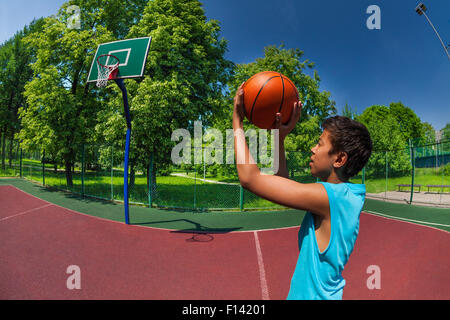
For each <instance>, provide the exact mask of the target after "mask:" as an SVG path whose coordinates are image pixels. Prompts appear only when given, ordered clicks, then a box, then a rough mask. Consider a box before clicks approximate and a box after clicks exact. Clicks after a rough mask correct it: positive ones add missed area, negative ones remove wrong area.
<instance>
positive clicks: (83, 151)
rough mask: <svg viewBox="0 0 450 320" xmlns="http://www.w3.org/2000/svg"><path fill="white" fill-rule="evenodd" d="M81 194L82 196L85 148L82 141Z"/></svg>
mask: <svg viewBox="0 0 450 320" xmlns="http://www.w3.org/2000/svg"><path fill="white" fill-rule="evenodd" d="M81 152H82V154H81V196H83V197H84V173H85V171H84V163H85V149H84V143H83V148H82V149H81Z"/></svg>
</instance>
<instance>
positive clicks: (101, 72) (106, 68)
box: [97, 54, 120, 88]
mask: <svg viewBox="0 0 450 320" xmlns="http://www.w3.org/2000/svg"><path fill="white" fill-rule="evenodd" d="M119 63H120V61H119V59H118V58H117V57H115V56H113V55H110V54H102V55H101V56H99V57H98V58H97V69H98V77H97V87H99V88H104V87H106V85H107V84H108V80H111V79H114V78H115V77H116V75H117V72H118V71H119Z"/></svg>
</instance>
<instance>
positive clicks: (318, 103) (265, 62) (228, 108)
mask: <svg viewBox="0 0 450 320" xmlns="http://www.w3.org/2000/svg"><path fill="white" fill-rule="evenodd" d="M303 55H304V52H303V51H302V50H300V49H285V47H284V45H281V46H279V47H277V46H268V47H266V48H264V57H263V58H257V59H256V61H255V62H251V63H249V64H239V65H237V66H236V69H235V74H234V76H233V78H231V81H230V82H229V83H228V89H229V91H228V96H227V101H226V103H227V104H226V105H225V106H223V108H222V110H221V111H222V112H221V113H218V114H216V115H215V116H216V117H215V125H218V126H220V127H223V128H231V127H232V126H231V119H232V111H233V108H232V105H233V98H234V95H235V93H236V90H237V88H238V87H239V86H240V85H241V83H242V82H244V81H246V80H247V79H249V78H250V77H251V76H253V75H254V74H256V73H258V72H262V71H268V70H270V71H276V72H280V73H282V74H284V75H285V76H286V77H288V78H289V79H291V80H292V82H293V83H294V84H295V86H296V87H297V90H298V91H299V98H300V100H301V101H302V102H303V109H302V115H301V121H307V120H308V119H309V118H310V117H312V116H318V119H319V122H322V121H323V120H324V119H325V118H327V117H328V116H329V115H331V114H336V107H335V102H334V101H333V100H331V99H330V97H331V93H329V92H327V91H319V85H320V77H319V74H318V73H317V71H316V70H314V72H313V77H310V76H309V75H307V74H306V73H305V71H306V70H307V69H312V68H313V67H314V62H311V61H309V60H308V59H306V60H304V61H301V59H302V57H303ZM295 132H296V129H294V131H293V134H295ZM304 149H307V148H304Z"/></svg>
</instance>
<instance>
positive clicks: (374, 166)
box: [356, 105, 411, 177]
mask: <svg viewBox="0 0 450 320" xmlns="http://www.w3.org/2000/svg"><path fill="white" fill-rule="evenodd" d="M356 121H358V122H361V123H363V124H364V125H365V126H366V127H367V129H368V130H369V133H370V137H371V139H372V144H373V152H372V156H371V157H370V159H369V162H368V164H367V168H366V174H367V176H369V177H383V176H384V175H385V174H386V169H385V168H386V161H388V166H389V173H390V174H391V175H394V176H395V175H402V174H406V173H408V171H409V170H410V169H411V165H410V162H409V154H408V149H406V148H405V141H404V135H403V132H402V130H401V128H400V126H399V123H398V121H397V118H396V117H395V116H394V115H392V114H391V113H390V110H389V108H388V107H386V106H378V105H374V106H371V107H369V108H366V109H365V110H364V112H363V113H362V114H361V115H359V116H357V117H356Z"/></svg>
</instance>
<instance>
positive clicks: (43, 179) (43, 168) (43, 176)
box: [42, 149, 45, 186]
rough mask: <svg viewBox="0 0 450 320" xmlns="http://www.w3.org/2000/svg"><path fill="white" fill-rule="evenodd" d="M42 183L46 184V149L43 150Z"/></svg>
mask: <svg viewBox="0 0 450 320" xmlns="http://www.w3.org/2000/svg"><path fill="white" fill-rule="evenodd" d="M42 185H43V186H45V149H44V150H43V151H42Z"/></svg>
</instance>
